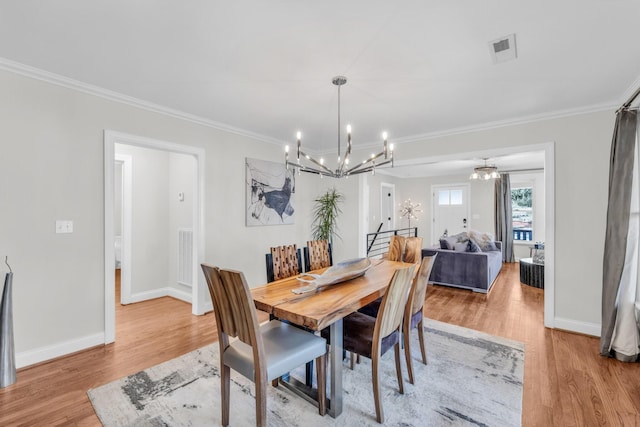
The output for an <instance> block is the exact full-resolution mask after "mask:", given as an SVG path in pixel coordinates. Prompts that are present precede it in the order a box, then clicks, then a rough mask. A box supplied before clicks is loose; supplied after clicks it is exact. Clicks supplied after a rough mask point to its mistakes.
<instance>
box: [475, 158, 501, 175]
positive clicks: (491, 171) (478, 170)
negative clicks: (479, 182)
mask: <svg viewBox="0 0 640 427" xmlns="http://www.w3.org/2000/svg"><path fill="white" fill-rule="evenodd" d="M483 160H484V165H483V166H477V167H475V168H473V173H472V174H471V175H470V176H469V179H484V180H487V179H491V178H493V179H496V178H500V173H499V172H498V168H497V167H496V166H495V165H488V164H487V160H488V159H483Z"/></svg>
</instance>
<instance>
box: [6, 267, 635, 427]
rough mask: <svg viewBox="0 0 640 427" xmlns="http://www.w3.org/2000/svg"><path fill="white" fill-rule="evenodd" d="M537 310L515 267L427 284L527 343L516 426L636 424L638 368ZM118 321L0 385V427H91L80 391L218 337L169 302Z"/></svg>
mask: <svg viewBox="0 0 640 427" xmlns="http://www.w3.org/2000/svg"><path fill="white" fill-rule="evenodd" d="M117 283H118V282H117ZM117 291H118V292H119V289H118V290H117ZM543 307H544V291H543V290H541V289H536V288H533V287H530V286H526V285H522V284H521V283H520V282H519V270H518V264H517V263H514V264H505V265H504V266H503V269H502V272H501V273H500V275H499V276H498V279H497V281H496V283H495V284H494V286H493V288H492V290H491V292H490V293H489V294H488V295H484V294H478V293H474V292H471V291H466V290H461V289H455V288H447V287H444V286H433V285H431V286H429V287H428V288H427V297H426V303H425V315H426V316H427V317H429V318H432V319H435V320H439V321H442V322H447V323H452V324H456V325H460V326H464V327H467V328H471V329H476V330H479V331H482V332H486V333H489V334H493V335H498V336H502V337H505V338H509V339H513V340H517V341H522V342H524V343H525V348H526V349H525V372H524V386H523V395H524V396H523V405H522V409H523V410H522V425H523V426H545V427H546V426H563V427H564V426H604V425H607V426H634V425H640V386H638V384H640V364H638V363H635V364H630V363H621V362H618V361H616V360H613V359H607V358H603V357H600V355H599V354H598V339H597V338H593V337H588V336H584V335H579V334H573V333H568V332H563V331H560V330H551V329H546V328H545V327H544V326H543V317H544V315H543ZM266 318H267V316H266V315H265V314H264V313H262V314H261V319H262V320H264V319H266ZM116 319H117V327H116V342H115V343H113V344H110V345H107V346H100V347H96V348H93V349H89V350H86V351H82V352H79V353H77V354H74V355H70V356H66V357H62V358H59V359H56V360H53V361H50V362H48V363H43V364H39V365H37V366H33V367H28V368H25V369H21V370H19V371H18V380H17V383H16V384H14V385H12V386H10V387H7V388H4V389H0V425H1V426H23V425H24V426H34V425H36V426H39V425H46V426H50V425H81V426H99V425H100V423H99V421H98V418H97V417H96V415H95V413H94V411H93V407H92V406H91V403H90V402H89V399H88V397H87V394H86V392H87V390H88V389H90V388H93V387H97V386H100V385H102V384H105V383H108V382H110V381H113V380H116V379H118V378H121V377H123V376H126V375H130V374H133V373H135V372H138V371H140V370H142V369H145V368H148V367H150V366H153V365H156V364H158V363H162V362H164V361H166V360H169V359H172V358H175V357H178V356H180V355H182V354H184V353H187V352H189V351H192V350H195V349H197V348H199V347H202V346H204V345H206V344H209V343H212V342H214V341H215V340H216V339H217V334H216V329H215V324H214V322H215V320H214V319H215V318H214V316H213V314H207V315H205V316H193V315H192V314H191V306H190V305H189V304H186V303H184V302H182V301H178V300H175V299H172V298H168V297H165V298H158V299H156V300H152V301H147V302H143V303H138V304H131V305H128V306H121V305H119V304H117V307H116ZM426 344H427V351H429V343H428V341H427V343H426ZM429 357H434V356H432V355H429Z"/></svg>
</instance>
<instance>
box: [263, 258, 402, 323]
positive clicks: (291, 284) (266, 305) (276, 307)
mask: <svg viewBox="0 0 640 427" xmlns="http://www.w3.org/2000/svg"><path fill="white" fill-rule="evenodd" d="M371 264H372V266H371V268H369V269H368V270H367V272H366V273H365V275H364V276H360V277H357V278H355V279H351V280H347V281H345V282H342V283H337V284H335V285H330V286H326V287H324V288H322V289H321V290H319V291H317V292H310V293H308V294H302V295H297V294H294V293H293V292H291V290H292V289H295V288H299V287H301V286H304V285H305V283H303V282H300V281H298V280H297V279H296V278H297V277H303V276H304V274H300V275H297V276H293V277H288V278H286V279H281V280H277V281H275V282H271V283H268V284H266V285H264V286H260V287H257V288H253V289H251V294H252V296H253V300H254V303H255V305H256V308H257V309H258V310H262V311H266V312H267V313H269V314H273V315H274V316H276V317H277V318H279V319H284V320H288V321H290V322H292V323H295V324H297V325H303V326H306V327H307V328H309V329H312V330H315V331H319V330H321V329H324V328H325V327H327V326H329V325H331V324H332V323H334V322H335V321H336V320H339V319H342V318H343V317H345V316H347V315H349V314H350V313H353V312H355V311H356V310H358V309H359V308H361V307H364V306H365V305H367V304H369V303H370V302H372V301H375V300H376V299H378V298H380V297H381V296H383V295H384V294H385V292H386V289H387V286H388V285H389V282H390V281H391V278H392V277H393V273H394V272H395V271H396V270H397V269H398V268H402V267H408V266H410V265H411V264H406V263H403V262H395V261H387V260H371ZM324 270H326V269H321V270H317V271H313V273H317V274H321V273H322V272H323V271H324Z"/></svg>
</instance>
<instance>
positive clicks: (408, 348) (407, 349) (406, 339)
mask: <svg viewBox="0 0 640 427" xmlns="http://www.w3.org/2000/svg"><path fill="white" fill-rule="evenodd" d="M403 329H404V333H403V334H402V338H403V340H404V358H405V359H406V361H407V371H408V372H409V383H411V384H413V383H414V382H413V363H412V361H411V346H410V344H409V340H410V338H411V332H410V331H411V330H410V329H409V327H408V323H405V324H404V325H403Z"/></svg>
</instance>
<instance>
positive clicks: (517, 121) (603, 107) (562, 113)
mask: <svg viewBox="0 0 640 427" xmlns="http://www.w3.org/2000/svg"><path fill="white" fill-rule="evenodd" d="M617 107H618V106H616V104H599V105H591V106H587V107H580V108H571V109H566V110H557V111H551V112H548V113H542V114H533V115H530V116H522V117H516V118H512V119H506V120H498V121H495V122H487V123H482V124H479V125H472V126H464V127H459V128H453V129H447V130H444V131H439V132H429V133H425V134H422V135H414V136H408V137H403V138H398V139H395V140H394V141H393V143H394V144H404V143H409V142H419V141H424V140H428V139H435V138H443V137H446V136H452V135H460V134H464V133H472V132H481V131H487V130H492V129H498V128H503V127H507V126H516V125H523V124H527V123H534V122H540V121H544V120H553V119H561V118H565V117H571V116H579V115H582V114H589V113H597V112H601V111H612V112H613V111H615V109H616V108H617Z"/></svg>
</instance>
